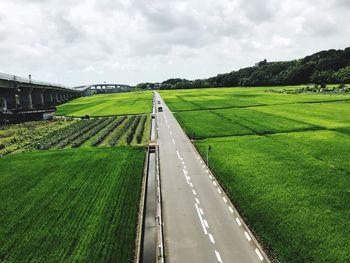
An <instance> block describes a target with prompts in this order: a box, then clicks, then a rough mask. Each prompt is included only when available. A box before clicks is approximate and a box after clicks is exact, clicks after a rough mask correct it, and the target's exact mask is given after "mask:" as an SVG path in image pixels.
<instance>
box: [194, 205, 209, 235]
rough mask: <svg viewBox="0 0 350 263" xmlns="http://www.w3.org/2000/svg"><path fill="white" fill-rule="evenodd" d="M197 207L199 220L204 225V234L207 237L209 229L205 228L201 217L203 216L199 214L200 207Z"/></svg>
mask: <svg viewBox="0 0 350 263" xmlns="http://www.w3.org/2000/svg"><path fill="white" fill-rule="evenodd" d="M195 206H196V209H197V213H198V217H199V220H200V221H201V224H202V227H203V231H204V234H206V235H207V234H208V232H207V229H206V228H205V225H204V222H203V219H202V216H201V214H200V213H199V209H198V205H197V204H195Z"/></svg>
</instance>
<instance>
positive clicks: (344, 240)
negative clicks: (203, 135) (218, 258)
mask: <svg viewBox="0 0 350 263" xmlns="http://www.w3.org/2000/svg"><path fill="white" fill-rule="evenodd" d="M310 137H312V140H309V138H310ZM325 142H326V143H325ZM334 142H336V144H333V143H334ZM195 144H196V146H197V148H198V149H199V151H200V153H201V154H202V155H203V156H205V154H206V149H207V147H208V145H211V146H212V151H211V153H210V161H209V163H210V168H211V169H212V170H213V171H214V173H215V174H216V176H217V178H218V180H219V181H220V183H221V184H222V186H223V187H224V188H225V189H226V191H227V193H228V194H229V196H230V198H231V200H233V202H234V203H235V204H236V205H237V207H238V208H239V210H240V212H241V213H242V215H243V216H244V217H245V218H246V220H247V222H248V223H249V225H250V226H251V227H252V229H253V230H254V232H255V233H257V234H258V237H259V238H260V239H261V240H262V242H263V243H264V244H265V245H266V246H267V247H268V248H269V249H270V252H271V254H274V255H277V258H278V259H279V260H280V261H281V262H349V261H350V253H349V251H350V241H349V239H348V235H347V234H346V233H350V221H349V218H350V202H349V200H350V178H349V173H350V167H349V164H348V162H347V156H349V154H350V150H349V149H350V137H349V136H348V135H344V134H342V133H339V132H332V131H308V132H297V133H289V134H275V135H269V136H268V137H266V136H255V135H253V136H240V137H227V138H214V139H206V140H202V141H196V142H195ZM322 144H324V145H323V146H320V145H322ZM338 160H339V162H338Z"/></svg>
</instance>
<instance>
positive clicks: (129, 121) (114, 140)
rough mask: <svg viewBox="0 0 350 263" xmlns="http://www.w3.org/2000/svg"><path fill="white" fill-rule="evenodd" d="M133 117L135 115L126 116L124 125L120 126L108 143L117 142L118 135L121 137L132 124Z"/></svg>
mask: <svg viewBox="0 0 350 263" xmlns="http://www.w3.org/2000/svg"><path fill="white" fill-rule="evenodd" d="M135 119H136V116H131V117H128V118H127V120H126V122H125V124H124V126H123V127H121V129H120V130H118V131H117V133H116V134H115V135H114V136H113V138H112V139H111V140H110V142H109V145H111V146H115V145H116V144H117V143H118V141H119V139H120V137H122V136H123V134H124V133H125V132H126V131H127V130H128V129H129V127H130V126H131V125H132V123H133V122H134V120H135Z"/></svg>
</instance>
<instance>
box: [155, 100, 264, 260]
mask: <svg viewBox="0 0 350 263" xmlns="http://www.w3.org/2000/svg"><path fill="white" fill-rule="evenodd" d="M155 96H156V101H160V102H161V103H160V104H156V106H157V107H158V106H162V107H163V112H158V113H157V123H158V145H159V154H160V155H159V156H160V175H161V180H162V195H163V219H164V224H165V228H164V234H165V246H166V260H167V262H170V263H185V262H186V263H187V262H191V263H197V262H198V263H205V262H210V263H213V262H219V263H223V262H225V263H228V262H244V263H250V262H262V261H264V262H267V260H266V259H265V257H263V253H261V250H259V248H258V247H257V245H256V244H255V242H254V239H252V237H251V235H250V234H249V230H247V229H246V228H245V226H244V224H242V221H241V220H240V218H239V215H238V214H237V212H236V211H235V210H234V207H233V206H232V205H231V204H230V202H229V200H227V197H226V196H225V194H224V193H223V192H222V191H221V188H220V187H219V185H218V183H217V181H216V180H215V178H213V176H212V175H211V173H210V171H209V170H208V169H207V168H206V166H205V164H204V162H203V160H202V159H201V158H200V157H199V156H198V153H197V152H196V150H195V148H194V146H193V145H192V143H191V142H190V141H189V139H188V137H187V136H186V134H184V132H183V130H182V129H181V127H180V125H179V123H178V122H177V120H176V119H175V118H174V116H173V114H172V113H171V111H170V110H169V109H168V107H167V106H166V104H165V103H164V101H163V100H162V98H161V97H160V95H159V94H158V93H156V95H155Z"/></svg>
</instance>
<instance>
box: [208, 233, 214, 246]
mask: <svg viewBox="0 0 350 263" xmlns="http://www.w3.org/2000/svg"><path fill="white" fill-rule="evenodd" d="M208 235H209V239H210V242H211V243H213V244H215V240H214V238H213V236H212V234H208Z"/></svg>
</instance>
